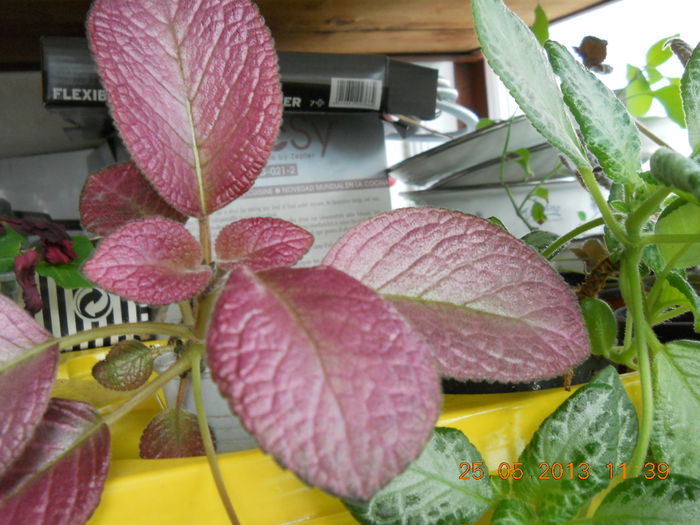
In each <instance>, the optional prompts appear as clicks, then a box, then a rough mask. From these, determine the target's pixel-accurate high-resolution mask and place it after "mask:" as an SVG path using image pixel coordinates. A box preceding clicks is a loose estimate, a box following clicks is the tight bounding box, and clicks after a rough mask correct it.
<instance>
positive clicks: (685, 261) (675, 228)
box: [655, 199, 700, 268]
mask: <svg viewBox="0 0 700 525" xmlns="http://www.w3.org/2000/svg"><path fill="white" fill-rule="evenodd" d="M655 232H656V233H657V234H682V233H689V234H700V205H698V204H695V203H694V202H685V201H683V200H682V199H678V200H676V201H675V202H674V203H672V204H671V205H669V206H668V207H667V208H666V209H665V210H664V211H663V212H662V213H661V216H660V217H659V220H658V221H656V228H655ZM658 247H659V253H661V256H662V257H663V259H664V261H665V262H666V263H667V264H672V265H673V267H674V268H688V267H690V266H695V265H696V264H700V242H683V243H681V242H679V243H661V244H659V245H658Z"/></svg>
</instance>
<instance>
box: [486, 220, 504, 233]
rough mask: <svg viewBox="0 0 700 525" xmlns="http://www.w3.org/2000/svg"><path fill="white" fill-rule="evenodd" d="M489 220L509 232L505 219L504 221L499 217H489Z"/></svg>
mask: <svg viewBox="0 0 700 525" xmlns="http://www.w3.org/2000/svg"><path fill="white" fill-rule="evenodd" d="M487 220H488V221H489V222H490V223H491V224H495V225H496V226H498V227H499V228H500V229H501V230H503V231H504V232H507V231H508V228H507V227H506V225H505V224H503V221H502V220H501V219H499V218H498V217H489V218H488V219H487Z"/></svg>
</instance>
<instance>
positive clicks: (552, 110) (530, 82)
mask: <svg viewBox="0 0 700 525" xmlns="http://www.w3.org/2000/svg"><path fill="white" fill-rule="evenodd" d="M472 11H473V13H474V25H475V28H476V32H477V36H478V37H479V43H480V44H481V48H482V51H483V53H484V56H486V59H487V60H488V63H489V65H490V66H491V67H492V68H493V70H494V71H495V72H496V74H497V75H498V76H499V77H500V78H501V80H502V81H503V83H504V84H505V85H506V87H507V88H508V89H509V90H510V93H511V95H513V98H515V100H516V102H517V103H518V105H519V106H520V108H521V109H522V110H523V112H524V113H525V115H526V116H527V118H528V119H529V120H530V122H531V123H532V125H533V126H534V127H535V129H537V131H539V132H540V133H541V134H542V136H544V138H545V139H547V141H548V142H550V143H551V144H552V145H553V146H554V147H555V148H557V149H558V150H559V151H561V152H562V153H563V154H564V155H566V156H567V157H568V158H569V159H570V160H571V161H572V162H573V163H574V165H576V166H577V167H578V168H579V169H581V168H590V164H589V162H588V160H587V159H586V155H585V154H584V153H583V151H582V148H581V145H580V144H579V141H578V138H577V136H576V132H575V131H574V126H573V123H572V122H571V119H570V118H569V114H568V112H567V109H566V106H565V105H564V102H563V100H562V96H561V91H559V87H558V85H557V81H556V78H555V77H554V72H553V71H552V67H551V66H550V65H549V61H548V60H547V56H546V55H545V53H544V50H543V49H542V46H540V44H539V43H538V42H537V38H536V37H535V35H534V34H533V33H532V31H531V30H530V29H529V28H528V27H527V26H526V25H525V24H524V23H523V21H522V20H520V18H518V16H517V15H516V14H515V13H513V12H512V11H511V10H510V9H508V8H507V7H506V6H505V5H504V4H503V2H502V1H501V0H472Z"/></svg>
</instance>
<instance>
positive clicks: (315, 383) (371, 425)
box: [207, 266, 441, 500]
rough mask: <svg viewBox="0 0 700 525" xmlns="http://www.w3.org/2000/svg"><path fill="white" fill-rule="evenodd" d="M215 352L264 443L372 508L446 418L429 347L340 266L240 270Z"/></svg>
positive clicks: (236, 404)
mask: <svg viewBox="0 0 700 525" xmlns="http://www.w3.org/2000/svg"><path fill="white" fill-rule="evenodd" d="M207 346H208V356H209V365H210V367H211V369H212V375H213V377H214V378H215V380H216V382H217V383H218V385H219V388H220V390H221V392H222V393H223V394H224V395H225V396H226V397H227V398H228V399H229V402H230V404H231V407H232V409H233V410H234V412H235V413H236V414H238V415H239V416H240V417H241V419H242V421H243V423H244V424H245V426H246V427H247V428H248V429H249V430H251V431H252V432H253V434H255V437H256V439H257V441H258V444H259V445H260V446H261V447H262V448H263V449H264V450H266V451H267V452H269V453H270V454H272V455H273V456H274V457H275V458H276V459H277V461H278V462H279V463H280V464H282V465H283V466H285V467H287V468H290V469H291V470H293V471H294V472H295V473H296V474H297V475H298V476H299V477H301V478H302V479H304V480H305V481H306V482H307V483H309V484H311V485H315V486H319V487H321V488H322V489H324V490H326V491H329V492H331V493H333V494H336V495H338V496H340V497H343V498H348V499H354V500H367V499H369V498H371V497H372V495H373V494H374V493H375V492H376V491H377V490H378V489H379V488H380V487H382V486H383V485H384V484H385V483H387V482H388V481H389V480H390V479H392V478H393V477H394V476H396V475H397V474H398V473H400V472H401V471H402V470H403V469H404V468H405V467H406V466H407V465H408V464H409V463H410V462H411V461H413V460H414V459H415V458H416V457H417V456H418V455H419V453H420V452H421V451H422V450H423V447H424V446H425V444H426V442H427V440H428V438H429V437H430V433H431V430H432V427H433V425H434V423H435V420H436V418H437V415H438V412H439V407H440V398H441V395H440V389H439V380H438V378H439V376H438V374H437V371H436V370H435V367H434V365H433V363H432V362H431V359H430V355H429V351H428V349H427V348H426V347H425V343H424V342H423V340H422V338H420V337H419V336H417V335H416V334H414V333H413V331H412V330H411V328H410V326H408V324H407V323H406V321H405V320H404V319H403V318H402V317H401V316H400V315H398V313H397V312H396V311H395V310H394V309H393V308H392V307H391V305H390V304H389V303H387V302H386V301H384V300H383V299H382V298H381V297H380V296H379V295H378V294H376V293H375V292H373V291H372V290H370V289H369V288H367V287H366V286H364V285H362V284H361V283H359V282H357V281H356V280H354V279H352V278H351V277H349V276H347V275H345V274H344V273H342V272H340V271H338V270H335V269H334V268H329V267H316V268H278V269H274V270H269V271H267V272H262V273H258V274H254V273H253V272H251V271H250V270H249V269H248V268H246V267H245V266H242V267H240V268H238V269H236V270H234V271H233V272H232V273H231V275H230V277H229V279H228V281H227V283H226V285H225V287H224V289H223V291H222V292H221V296H220V298H219V300H218V302H217V305H216V307H215V312H214V315H213V319H212V323H211V325H210V327H209V334H208V344H207ZM339 473H341V474H339Z"/></svg>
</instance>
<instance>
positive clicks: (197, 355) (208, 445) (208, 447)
mask: <svg viewBox="0 0 700 525" xmlns="http://www.w3.org/2000/svg"><path fill="white" fill-rule="evenodd" d="M192 346H197V347H199V350H198V351H195V352H193V353H192V355H191V357H190V363H191V365H192V390H193V393H194V405H195V408H196V410H197V422H198V423H199V432H200V434H201V435H202V442H203V444H204V450H205V451H206V454H207V461H208V462H209V469H210V470H211V475H212V477H213V478H214V483H215V484H216V490H217V491H218V492H219V497H220V498H221V502H222V503H223V505H224V508H225V509H226V514H227V515H228V518H229V520H230V521H231V523H232V525H240V522H239V521H238V517H237V516H236V511H235V510H234V509H233V505H232V504H231V499H230V498H229V496H228V492H227V491H226V485H225V483H224V479H223V477H222V476H221V469H220V468H219V463H218V461H217V458H216V450H214V441H213V440H212V438H211V432H209V424H208V423H207V413H206V411H205V409H204V400H203V399H202V372H201V362H202V352H203V347H202V345H201V344H193V345H192Z"/></svg>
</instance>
